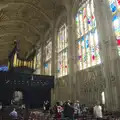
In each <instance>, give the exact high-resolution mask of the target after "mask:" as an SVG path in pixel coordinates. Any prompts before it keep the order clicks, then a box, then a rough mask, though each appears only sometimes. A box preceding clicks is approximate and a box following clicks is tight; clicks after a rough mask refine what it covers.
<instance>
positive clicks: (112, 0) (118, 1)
mask: <svg viewBox="0 0 120 120" xmlns="http://www.w3.org/2000/svg"><path fill="white" fill-rule="evenodd" d="M108 2H109V6H110V10H111V13H112V24H113V30H114V33H115V36H116V43H117V48H118V53H119V55H120V0H108Z"/></svg>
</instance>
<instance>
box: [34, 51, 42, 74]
mask: <svg viewBox="0 0 120 120" xmlns="http://www.w3.org/2000/svg"><path fill="white" fill-rule="evenodd" d="M35 73H36V74H41V49H39V50H38V54H37V57H36V72H35Z"/></svg>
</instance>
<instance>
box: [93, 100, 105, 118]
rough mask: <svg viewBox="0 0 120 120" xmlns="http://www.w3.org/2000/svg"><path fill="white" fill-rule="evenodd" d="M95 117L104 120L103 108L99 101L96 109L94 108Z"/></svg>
mask: <svg viewBox="0 0 120 120" xmlns="http://www.w3.org/2000/svg"><path fill="white" fill-rule="evenodd" d="M93 111H94V116H95V118H97V120H101V119H102V118H103V115H102V107H101V106H100V102H99V101H98V102H97V104H96V105H95V107H94V108H93Z"/></svg>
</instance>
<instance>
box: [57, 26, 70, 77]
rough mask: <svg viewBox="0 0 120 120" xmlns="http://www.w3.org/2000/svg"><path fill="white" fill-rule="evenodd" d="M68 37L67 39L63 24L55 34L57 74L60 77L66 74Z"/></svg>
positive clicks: (65, 28)
mask: <svg viewBox="0 0 120 120" xmlns="http://www.w3.org/2000/svg"><path fill="white" fill-rule="evenodd" d="M67 47H68V39H67V27H66V24H64V25H63V26H62V27H61V28H60V29H59V32H58V36H57V52H58V55H57V59H58V61H57V75H58V77H62V76H65V75H67V74H68V59H67V53H68V49H67Z"/></svg>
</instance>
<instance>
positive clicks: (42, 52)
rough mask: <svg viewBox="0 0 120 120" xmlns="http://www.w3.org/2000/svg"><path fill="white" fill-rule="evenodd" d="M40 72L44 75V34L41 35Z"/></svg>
mask: <svg viewBox="0 0 120 120" xmlns="http://www.w3.org/2000/svg"><path fill="white" fill-rule="evenodd" d="M41 40H42V42H41V74H42V75H44V34H43V35H42V36H41Z"/></svg>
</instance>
